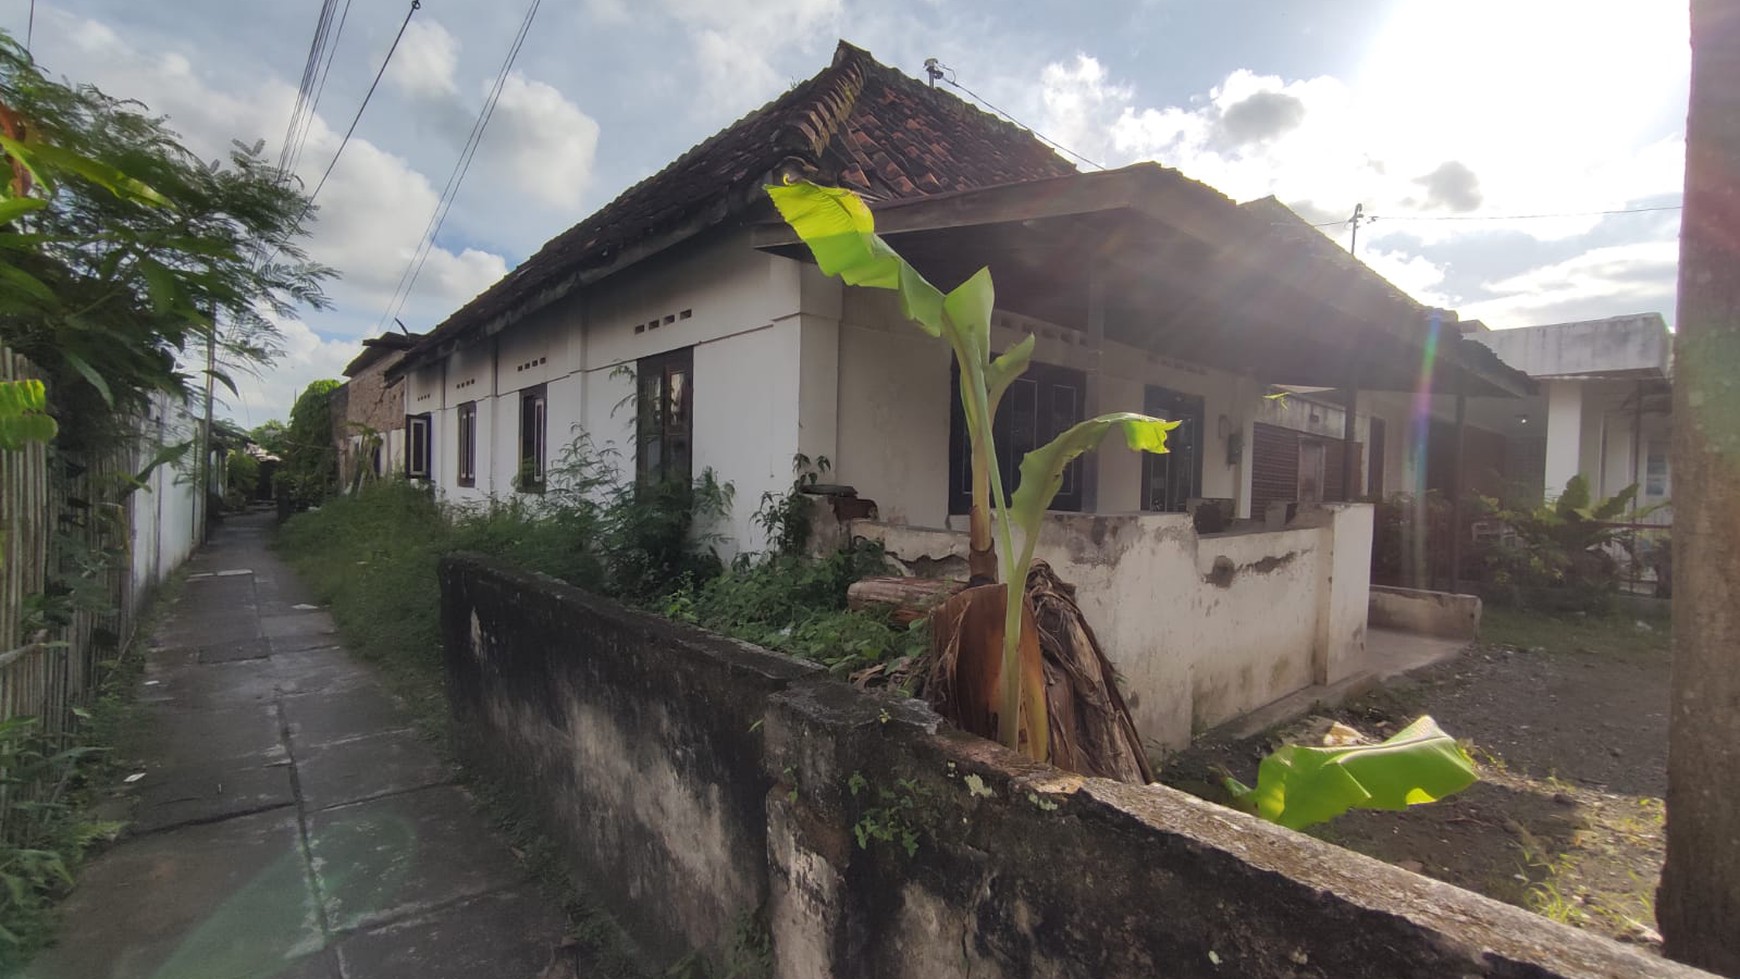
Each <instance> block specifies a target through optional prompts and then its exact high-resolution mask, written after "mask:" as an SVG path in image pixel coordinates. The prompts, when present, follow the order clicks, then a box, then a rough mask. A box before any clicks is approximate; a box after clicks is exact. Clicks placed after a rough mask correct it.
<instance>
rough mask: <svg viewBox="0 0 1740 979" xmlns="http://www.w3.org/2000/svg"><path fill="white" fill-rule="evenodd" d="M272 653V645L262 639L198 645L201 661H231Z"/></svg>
mask: <svg viewBox="0 0 1740 979" xmlns="http://www.w3.org/2000/svg"><path fill="white" fill-rule="evenodd" d="M271 654H272V647H271V645H270V644H269V643H267V642H266V640H264V639H238V640H235V641H233V642H223V643H217V644H215V645H210V646H201V647H199V661H200V662H201V663H206V664H211V663H233V662H235V661H237V660H244V659H265V658H266V657H267V656H270V655H271Z"/></svg>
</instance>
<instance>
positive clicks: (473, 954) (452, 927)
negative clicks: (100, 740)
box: [27, 514, 576, 979]
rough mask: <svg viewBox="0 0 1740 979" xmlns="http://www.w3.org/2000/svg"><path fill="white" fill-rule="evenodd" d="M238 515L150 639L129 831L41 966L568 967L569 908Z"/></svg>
mask: <svg viewBox="0 0 1740 979" xmlns="http://www.w3.org/2000/svg"><path fill="white" fill-rule="evenodd" d="M270 526H271V517H270V515H269V514H257V515H249V516H245V517H240V518H232V519H231V520H228V521H226V523H225V524H224V526H223V528H222V529H221V530H219V531H218V532H217V533H216V534H215V535H214V539H213V540H212V542H211V543H210V544H209V545H208V546H207V547H206V548H205V549H203V550H202V551H200V552H199V553H198V554H197V555H195V557H194V559H193V561H192V566H191V577H190V579H189V580H188V582H187V584H186V586H185V588H184V589H183V591H182V595H181V598H180V600H179V602H177V603H176V604H175V605H174V607H173V608H171V609H170V610H169V614H168V615H167V616H166V617H165V619H164V620H163V622H162V624H161V626H160V627H159V628H158V629H157V632H156V635H155V636H154V637H153V640H152V647H151V648H150V649H149V650H147V656H148V665H147V669H146V676H145V679H144V684H145V685H144V687H143V690H142V693H141V697H142V699H143V700H144V701H145V702H146V703H145V707H144V709H145V710H146V711H147V712H148V715H149V722H150V723H149V727H150V731H151V734H150V737H149V739H148V741H147V743H146V744H145V745H144V747H143V750H142V751H140V752H138V753H137V754H138V755H139V756H140V757H142V758H143V759H144V760H145V764H144V765H143V766H142V770H143V771H144V773H145V774H144V776H143V778H140V779H138V780H137V781H136V782H135V783H134V785H133V787H132V790H133V791H134V792H135V793H136V794H137V796H138V800H139V801H138V805H137V807H136V810H135V813H134V819H133V822H132V824H131V825H130V827H129V828H128V830H127V835H126V836H125V837H124V838H123V840H122V841H121V842H120V843H119V844H117V845H116V846H115V847H113V848H112V849H110V850H109V851H108V852H106V853H104V854H102V855H101V856H100V857H98V858H97V859H96V860H94V861H93V862H92V863H91V864H89V865H88V866H87V867H86V868H85V869H84V872H83V873H82V874H81V875H80V877H79V881H78V885H77V887H76V888H75V889H74V891H73V894H72V896H71V898H70V899H69V900H68V901H67V902H66V906H65V911H64V915H63V919H62V927H61V930H60V938H59V943H58V945H57V946H56V947H55V948H52V949H50V950H49V951H47V952H45V953H44V954H43V955H42V956H40V957H39V958H38V960H37V961H36V963H34V964H33V966H32V967H31V969H30V970H29V971H28V973H27V975H29V976H31V977H33V979H122V977H125V979H242V977H248V979H256V977H258V979H266V977H282V979H400V977H404V979H411V977H416V979H443V977H449V976H451V977H461V976H463V977H467V979H484V977H489V979H498V977H499V979H519V977H525V979H533V977H544V976H547V977H552V979H554V977H573V976H575V975H576V972H575V968H574V964H573V962H572V954H573V953H572V951H571V950H569V949H566V948H564V947H563V938H564V933H565V931H566V928H567V922H566V919H565V918H564V916H563V915H562V914H561V912H560V911H559V909H558V908H557V907H556V906H555V905H554V904H553V903H552V902H551V901H550V900H549V899H548V897H547V896H546V895H545V894H543V893H542V892H540V891H539V890H537V889H536V888H535V887H534V886H533V885H532V884H531V883H530V882H529V881H528V880H527V879H526V876H525V874H524V872H523V871H521V870H520V869H519V867H518V865H517V863H516V862H515V860H514V859H513V856H512V854H511V853H510V851H509V849H508V847H507V845H506V844H505V843H504V842H503V841H502V840H501V839H500V838H499V836H498V835H497V834H496V833H495V832H494V831H493V830H492V829H491V828H490V826H489V825H488V824H487V823H486V822H485V820H484V819H483V818H482V817H481V816H480V815H478V814H477V813H476V812H474V811H473V808H472V804H471V800H470V799H469V797H468V796H467V795H466V793H465V792H464V791H463V790H462V789H460V788H459V787H457V786H455V785H453V784H452V782H453V773H452V772H451V771H450V770H449V769H448V768H447V767H446V766H444V765H443V764H442V762H441V761H440V759H439V758H437V757H436V755H435V754H434V752H433V751H431V749H430V748H429V747H428V746H427V745H426V744H424V743H422V742H420V741H419V740H418V739H417V738H416V737H415V735H413V734H412V732H411V731H410V730H408V728H407V724H406V719H405V717H404V715H403V714H402V712H401V711H400V709H399V708H398V706H397V705H396V704H395V703H394V702H393V700H392V698H391V697H389V696H388V695H387V694H386V692H385V691H384V690H383V688H382V687H381V686H380V685H379V684H378V683H377V682H376V680H375V679H374V678H373V677H372V675H371V673H370V671H369V669H368V668H367V667H366V666H364V665H363V664H361V663H359V662H357V661H355V660H353V659H352V658H351V657H350V656H348V655H347V654H346V652H345V650H344V648H343V647H342V646H341V645H340V640H339V637H338V636H337V634H336V632H335V629H334V626H333V623H332V620H331V618H330V617H329V616H328V615H327V614H326V613H325V612H324V611H321V610H319V609H317V608H315V607H314V606H312V605H310V604H309V599H308V596H307V595H306V594H305V593H304V591H303V589H302V587H301V585H300V584H299V583H298V582H297V581H296V579H295V577H294V576H293V575H292V573H291V572H290V569H289V568H288V567H287V566H285V565H284V563H283V562H281V561H279V560H278V558H277V557H276V556H275V555H274V554H272V553H271V552H270V551H268V550H267V548H266V535H267V533H268V531H269V528H270Z"/></svg>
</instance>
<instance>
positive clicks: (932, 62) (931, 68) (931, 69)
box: [924, 58, 943, 88]
mask: <svg viewBox="0 0 1740 979" xmlns="http://www.w3.org/2000/svg"><path fill="white" fill-rule="evenodd" d="M924 73H925V74H926V75H928V76H930V87H931V88H936V83H937V82H938V81H940V80H941V79H942V77H943V66H942V62H940V61H938V60H936V59H935V58H926V59H924Z"/></svg>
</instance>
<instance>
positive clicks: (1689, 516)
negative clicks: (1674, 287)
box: [1656, 0, 1740, 976]
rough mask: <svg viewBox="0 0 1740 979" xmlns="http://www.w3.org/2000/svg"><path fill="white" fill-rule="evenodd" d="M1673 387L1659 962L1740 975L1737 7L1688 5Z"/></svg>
mask: <svg viewBox="0 0 1740 979" xmlns="http://www.w3.org/2000/svg"><path fill="white" fill-rule="evenodd" d="M1691 12H1692V16H1691V26H1692V30H1691V39H1692V79H1691V81H1692V85H1691V92H1692V94H1691V108H1690V111H1689V112H1688V113H1687V117H1686V192H1685V213H1684V216H1683V217H1682V218H1681V224H1680V271H1679V314H1678V317H1677V320H1678V322H1677V324H1676V327H1675V333H1674V375H1675V376H1674V385H1673V427H1674V433H1673V474H1674V528H1673V548H1674V551H1675V553H1674V564H1675V565H1676V566H1677V567H1676V568H1675V569H1674V570H1675V572H1676V574H1675V575H1674V578H1675V579H1676V580H1675V582H1674V585H1675V587H1674V594H1673V614H1674V632H1673V650H1674V652H1673V681H1672V684H1671V695H1672V700H1671V701H1670V704H1669V709H1668V791H1667V862H1666V865H1665V866H1664V867H1663V869H1662V879H1661V889H1660V891H1658V893H1657V899H1656V918H1657V920H1658V921H1659V923H1660V924H1661V932H1662V937H1663V939H1664V940H1665V941H1664V951H1665V952H1666V953H1667V954H1668V956H1670V957H1672V958H1675V959H1678V960H1680V961H1682V962H1686V963H1689V964H1691V965H1695V966H1698V967H1700V968H1704V969H1708V970H1710V971H1712V972H1717V973H1720V974H1722V975H1726V976H1736V975H1740V926H1737V925H1736V922H1740V386H1736V385H1735V384H1734V378H1735V377H1736V376H1740V265H1737V264H1736V263H1735V261H1734V227H1735V215H1736V214H1740V4H1735V3H1734V2H1733V0H1692V3H1691Z"/></svg>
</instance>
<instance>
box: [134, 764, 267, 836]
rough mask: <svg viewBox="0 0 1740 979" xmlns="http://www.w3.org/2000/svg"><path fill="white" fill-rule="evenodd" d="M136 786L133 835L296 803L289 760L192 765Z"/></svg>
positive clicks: (152, 775)
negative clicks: (241, 765) (265, 763)
mask: <svg viewBox="0 0 1740 979" xmlns="http://www.w3.org/2000/svg"><path fill="white" fill-rule="evenodd" d="M136 790H137V791H138V794H139V808H138V809H137V810H135V812H134V816H133V823H132V825H131V826H130V827H129V828H130V829H131V831H132V832H135V833H151V832H156V831H158V830H163V829H168V828H171V827H175V826H181V825H185V824H188V823H209V822H214V821H216V820H219V819H224V818H227V817H230V816H240V815H244V814H247V813H255V812H261V811H264V810H267V809H275V808H278V807H281V806H289V805H294V804H295V803H296V792H295V787H294V786H293V785H292V784H291V780H290V766H289V765H288V764H283V765H270V766H264V767H262V766H250V767H245V768H232V767H228V766H225V765H222V764H216V765H194V766H188V767H186V768H182V769H177V770H175V771H172V772H168V773H165V774H162V775H156V774H150V773H147V774H146V776H145V778H144V779H143V780H141V781H140V782H139V783H138V785H137V786H136Z"/></svg>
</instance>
